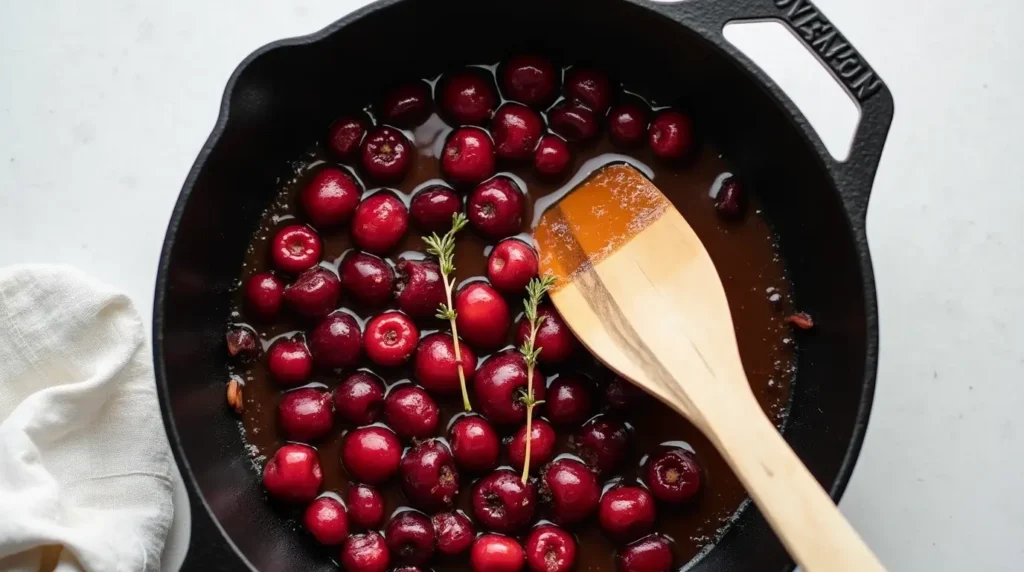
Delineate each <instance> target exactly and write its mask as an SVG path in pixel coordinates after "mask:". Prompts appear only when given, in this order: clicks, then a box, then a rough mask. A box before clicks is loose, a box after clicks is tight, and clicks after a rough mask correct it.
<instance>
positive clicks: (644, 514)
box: [597, 485, 656, 542]
mask: <svg viewBox="0 0 1024 572" xmlns="http://www.w3.org/2000/svg"><path fill="white" fill-rule="evenodd" d="M655 516H656V515H655V508H654V497H652V496H651V493H649V492H647V489H645V488H643V487H637V486H628V485H627V486H620V487H616V488H613V489H611V490H609V491H607V492H606V493H604V496H603V497H601V506H600V507H599V508H598V511H597V518H598V521H599V522H600V524H601V529H602V530H604V531H605V532H606V533H607V534H608V535H609V536H611V537H612V538H615V539H617V540H619V541H624V542H628V541H631V540H636V539H637V538H640V537H641V536H643V535H645V534H648V533H650V532H651V530H652V529H653V528H654V518H655Z"/></svg>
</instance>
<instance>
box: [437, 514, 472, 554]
mask: <svg viewBox="0 0 1024 572" xmlns="http://www.w3.org/2000/svg"><path fill="white" fill-rule="evenodd" d="M430 520H431V522H432V523H433V525H434V534H435V535H436V536H437V551H438V552H440V553H441V554H444V555H447V556H456V555H459V554H462V553H463V552H465V551H467V550H469V546H470V545H471V544H473V538H474V537H475V536H476V529H475V528H474V527H473V522H472V521H470V520H469V519H468V518H467V517H466V515H464V514H462V513H461V512H441V513H438V514H435V515H434V516H432V517H431V518H430Z"/></svg>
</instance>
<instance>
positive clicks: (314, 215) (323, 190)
mask: <svg viewBox="0 0 1024 572" xmlns="http://www.w3.org/2000/svg"><path fill="white" fill-rule="evenodd" d="M362 194H363V190H362V189H361V188H360V186H359V183H358V182H356V180H355V179H354V178H353V177H352V175H350V174H348V173H347V172H345V171H343V170H341V169H338V168H336V167H325V168H323V169H320V170H319V171H317V173H316V175H313V178H312V179H311V180H310V181H309V183H308V184H307V185H306V186H305V187H304V188H303V189H302V193H301V194H299V202H300V203H301V204H302V211H303V212H304V213H305V214H306V218H308V219H309V222H311V223H313V226H316V227H318V228H323V227H330V226H334V225H338V224H341V223H343V222H346V221H348V219H349V218H350V217H351V216H352V213H353V212H355V210H356V205H358V204H359V197H360V195H362Z"/></svg>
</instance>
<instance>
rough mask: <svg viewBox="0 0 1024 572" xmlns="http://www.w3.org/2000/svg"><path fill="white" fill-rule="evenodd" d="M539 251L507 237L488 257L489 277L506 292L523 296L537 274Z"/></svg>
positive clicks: (492, 282)
mask: <svg viewBox="0 0 1024 572" xmlns="http://www.w3.org/2000/svg"><path fill="white" fill-rule="evenodd" d="M539 267H540V261H539V259H538V258H537V251H536V250H534V249H533V247H531V246H529V245H528V244H526V243H525V242H523V241H521V240H518V239H515V238H506V239H505V240H502V241H501V242H499V243H498V244H497V245H496V246H495V247H494V250H492V251H491V254H490V256H488V257H487V279H488V280H490V282H491V285H492V286H494V287H495V288H497V289H498V290H500V291H501V292H502V293H504V294H510V295H513V296H522V295H523V293H524V292H525V289H526V285H527V284H528V283H529V282H530V280H531V279H532V278H534V277H536V276H537V271H538V268H539Z"/></svg>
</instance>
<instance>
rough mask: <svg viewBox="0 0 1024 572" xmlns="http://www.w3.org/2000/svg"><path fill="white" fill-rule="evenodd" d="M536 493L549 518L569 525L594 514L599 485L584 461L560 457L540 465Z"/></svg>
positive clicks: (598, 495)
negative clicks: (538, 484) (541, 466)
mask: <svg viewBox="0 0 1024 572" xmlns="http://www.w3.org/2000/svg"><path fill="white" fill-rule="evenodd" d="M540 496H541V499H542V500H543V502H544V503H545V504H546V505H547V506H548V509H549V512H550V515H551V520H553V521H554V522H555V523H557V524H561V525H570V524H575V523H577V522H580V521H581V520H584V519H585V518H587V517H589V516H590V515H592V514H594V511H595V510H597V505H598V502H599V501H600V498H601V488H600V486H599V485H598V483H597V476H596V475H594V473H593V472H591V470H590V469H588V468H587V466H586V465H584V464H583V463H581V462H579V461H577V460H575V459H569V458H562V459H558V460H555V461H553V462H551V463H549V464H548V465H546V466H545V467H544V468H542V469H541V472H540Z"/></svg>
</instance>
